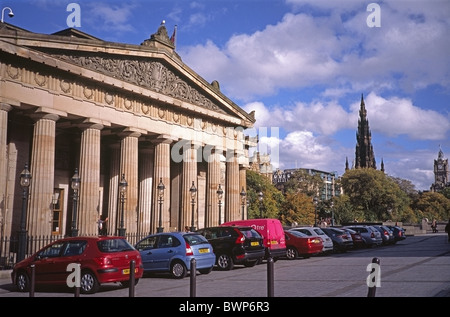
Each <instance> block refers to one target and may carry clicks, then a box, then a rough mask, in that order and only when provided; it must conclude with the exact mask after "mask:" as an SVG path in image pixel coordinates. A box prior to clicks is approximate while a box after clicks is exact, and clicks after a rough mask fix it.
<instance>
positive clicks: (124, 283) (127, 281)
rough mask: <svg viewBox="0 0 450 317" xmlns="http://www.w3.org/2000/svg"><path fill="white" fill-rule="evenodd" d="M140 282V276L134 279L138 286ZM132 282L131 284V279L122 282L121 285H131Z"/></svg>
mask: <svg viewBox="0 0 450 317" xmlns="http://www.w3.org/2000/svg"><path fill="white" fill-rule="evenodd" d="M138 282H139V279H138V278H136V279H134V286H136V285H137V283H138ZM130 284H131V283H130V280H126V281H122V282H120V285H122V287H130Z"/></svg>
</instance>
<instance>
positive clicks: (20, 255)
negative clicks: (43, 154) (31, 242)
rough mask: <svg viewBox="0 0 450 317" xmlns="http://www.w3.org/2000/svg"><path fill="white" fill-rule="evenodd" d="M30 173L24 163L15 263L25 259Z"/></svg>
mask: <svg viewBox="0 0 450 317" xmlns="http://www.w3.org/2000/svg"><path fill="white" fill-rule="evenodd" d="M30 182H31V173H30V171H29V170H28V163H25V168H24V170H23V171H22V173H21V174H20V186H22V188H23V196H22V200H23V201H22V216H21V218H20V231H19V249H18V252H17V262H20V261H22V260H23V259H25V250H26V244H27V230H26V226H27V205H28V188H29V187H30Z"/></svg>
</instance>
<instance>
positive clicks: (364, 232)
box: [346, 225, 383, 248]
mask: <svg viewBox="0 0 450 317" xmlns="http://www.w3.org/2000/svg"><path fill="white" fill-rule="evenodd" d="M346 228H350V229H352V230H355V231H356V232H359V233H360V234H361V237H362V238H363V240H364V244H365V246H366V247H368V248H371V247H373V246H380V245H381V244H382V243H383V238H382V237H381V233H380V231H378V230H377V229H375V228H374V227H373V226H368V225H351V226H346Z"/></svg>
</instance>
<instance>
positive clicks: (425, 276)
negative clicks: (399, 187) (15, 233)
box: [0, 233, 450, 302]
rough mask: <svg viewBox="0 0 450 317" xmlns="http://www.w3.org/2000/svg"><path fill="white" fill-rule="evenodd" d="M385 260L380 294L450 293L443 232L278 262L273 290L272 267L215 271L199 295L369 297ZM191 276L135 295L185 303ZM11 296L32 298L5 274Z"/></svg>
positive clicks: (449, 249) (112, 289) (121, 293)
mask: <svg viewBox="0 0 450 317" xmlns="http://www.w3.org/2000/svg"><path fill="white" fill-rule="evenodd" d="M373 258H378V259H379V260H380V269H381V274H380V282H381V284H380V287H377V288H376V294H375V296H376V297H450V269H449V268H450V243H448V242H447V235H446V234H443V233H438V234H426V235H421V236H410V237H408V238H407V239H406V240H404V241H401V242H398V243H397V244H396V245H393V246H383V247H377V248H373V249H363V250H352V251H349V252H346V253H342V254H333V255H327V256H317V257H312V258H309V259H298V260H293V261H289V260H279V261H277V262H275V263H274V266H273V284H272V285H273V288H272V289H271V291H270V292H269V289H268V285H269V284H271V283H268V270H267V269H268V265H267V264H266V263H263V264H260V265H257V266H255V267H253V268H244V267H239V266H237V267H236V268H235V269H234V270H232V271H225V272H223V271H216V270H214V271H213V272H211V273H210V274H207V275H201V274H199V275H197V276H196V283H195V296H192V297H198V298H200V297H202V298H203V300H205V301H206V299H205V298H207V297H214V298H217V297H219V298H221V299H220V300H226V301H229V300H237V301H251V300H252V298H253V299H257V300H260V301H261V300H264V297H265V298H266V299H267V297H268V295H269V293H270V294H273V296H274V297H285V298H288V297H367V294H368V286H367V278H368V276H369V271H367V266H368V265H369V264H370V263H371V262H372V259H373ZM191 291H193V290H192V289H191V278H190V276H188V277H186V278H184V279H182V280H176V279H172V278H170V277H169V276H167V275H164V274H162V275H157V276H151V277H144V278H142V279H141V280H140V281H139V283H138V284H137V285H136V287H135V289H134V296H135V297H148V298H153V302H154V299H155V298H161V299H162V298H174V297H179V298H180V300H182V301H183V302H185V301H186V298H187V299H189V298H191V299H192V297H191V295H194V293H191ZM34 295H35V297H74V294H73V292H71V291H67V290H61V289H59V290H55V289H54V288H46V289H39V290H36V292H35V294H34ZM129 295H130V290H129V289H128V288H120V287H119V286H118V285H115V284H113V285H104V286H103V287H102V288H101V290H100V291H99V292H98V293H97V294H94V295H81V296H80V297H129ZM5 297H29V294H28V293H18V292H16V291H15V290H14V287H13V286H12V284H11V282H10V280H9V278H0V302H1V300H2V299H1V298H5Z"/></svg>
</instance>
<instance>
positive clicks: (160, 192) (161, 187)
mask: <svg viewBox="0 0 450 317" xmlns="http://www.w3.org/2000/svg"><path fill="white" fill-rule="evenodd" d="M164 189H166V187H165V186H164V184H163V182H162V178H160V179H159V184H158V196H159V227H158V229H157V232H163V231H164V228H163V226H162V204H163V201H164Z"/></svg>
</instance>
